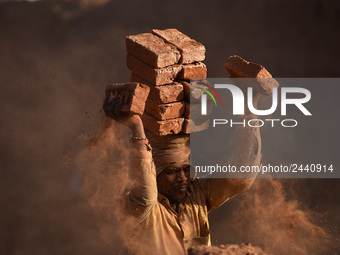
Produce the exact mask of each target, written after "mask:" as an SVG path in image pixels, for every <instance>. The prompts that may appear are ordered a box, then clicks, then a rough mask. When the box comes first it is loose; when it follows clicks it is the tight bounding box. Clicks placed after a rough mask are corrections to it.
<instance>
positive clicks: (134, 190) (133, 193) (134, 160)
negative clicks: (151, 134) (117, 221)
mask: <svg viewBox="0 0 340 255" xmlns="http://www.w3.org/2000/svg"><path fill="white" fill-rule="evenodd" d="M130 157H131V158H130V162H131V163H130V164H131V167H130V172H129V175H130V179H131V186H130V188H129V192H128V200H129V202H130V203H129V204H130V207H132V208H131V209H133V210H134V214H136V213H137V214H139V215H141V214H145V213H146V212H147V211H148V209H150V208H151V207H153V206H154V205H155V204H156V203H157V196H158V193H157V183H156V171H155V165H154V163H153V160H152V153H151V149H150V147H148V146H147V145H146V144H143V143H133V144H132V150H131V156H130Z"/></svg>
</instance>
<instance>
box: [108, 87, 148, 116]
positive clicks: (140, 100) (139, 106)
mask: <svg viewBox="0 0 340 255" xmlns="http://www.w3.org/2000/svg"><path fill="white" fill-rule="evenodd" d="M116 91H118V92H124V91H127V92H129V101H128V102H127V104H124V105H123V106H122V108H121V111H122V112H126V113H136V114H143V112H144V108H145V101H146V99H147V97H148V95H149V91H150V88H149V87H148V86H146V85H144V84H140V83H137V82H127V83H113V84H111V85H107V86H106V89H105V101H108V100H110V97H111V96H112V95H113V93H114V92H116ZM111 92H112V93H111Z"/></svg>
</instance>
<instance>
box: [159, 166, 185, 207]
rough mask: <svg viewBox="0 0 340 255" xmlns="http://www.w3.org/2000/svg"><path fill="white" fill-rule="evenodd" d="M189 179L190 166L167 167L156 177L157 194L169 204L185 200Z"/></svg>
mask: <svg viewBox="0 0 340 255" xmlns="http://www.w3.org/2000/svg"><path fill="white" fill-rule="evenodd" d="M189 178H190V166H188V165H183V166H181V167H167V168H165V169H164V170H163V171H162V172H161V173H160V174H159V175H158V176H157V188H158V192H159V193H161V194H162V195H163V196H165V197H167V198H168V199H169V201H170V203H176V202H180V201H182V200H183V199H184V198H185V195H186V192H187V189H188V180H189Z"/></svg>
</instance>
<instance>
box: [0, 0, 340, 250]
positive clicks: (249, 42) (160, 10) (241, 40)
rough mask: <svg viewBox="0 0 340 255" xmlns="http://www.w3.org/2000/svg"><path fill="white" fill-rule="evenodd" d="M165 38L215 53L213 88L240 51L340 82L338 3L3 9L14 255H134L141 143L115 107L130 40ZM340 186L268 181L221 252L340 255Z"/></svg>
mask: <svg viewBox="0 0 340 255" xmlns="http://www.w3.org/2000/svg"><path fill="white" fill-rule="evenodd" d="M153 28H158V29H165V28H177V29H178V30H180V31H181V32H183V33H185V34H187V35H188V36H190V37H192V38H194V39H195V40H197V41H199V42H201V43H202V44H204V45H205V47H206V50H207V51H206V60H205V61H204V62H205V64H206V65H207V67H208V76H209V77H226V76H227V72H226V71H225V69H224V62H225V60H226V59H227V57H229V56H230V55H234V54H237V55H239V56H241V57H243V58H245V59H247V60H249V61H252V62H256V63H260V64H262V65H263V66H265V67H266V68H267V70H269V72H270V73H271V74H272V75H273V76H274V77H339V76H340V64H339V57H340V54H339V53H340V51H339V48H338V47H339V45H340V36H339V29H340V2H339V1H337V0H294V1H293V0H286V1H284V0H277V1H270V0H257V1H249V0H248V1H246V0H239V1H229V0H226V1H202V0H196V1H178V0H172V1H164V2H163V1H162V2H161V1H137V0H130V1H122V0H112V1H110V0H73V1H71V0H40V1H39V0H38V1H33V0H31V1H6V0H0V78H1V79H0V83H1V85H0V89H1V90H0V109H1V111H0V114H1V118H0V120H1V125H0V141H1V142H0V152H1V154H0V169H1V171H0V190H1V193H0V210H1V211H0V253H1V254H80V253H81V254H94V253H100V254H112V253H114V254H117V253H119V252H122V250H123V245H122V240H123V239H124V238H123V237H122V232H120V231H121V230H120V229H119V228H118V227H117V219H116V216H115V215H116V211H117V207H118V205H117V203H116V202H117V197H118V195H119V194H121V192H122V190H123V188H124V185H125V184H124V185H123V184H122V183H125V182H126V180H127V176H126V171H127V169H128V166H127V163H126V162H127V156H128V149H127V148H128V144H127V143H128V132H127V131H126V130H125V129H124V128H121V127H119V126H115V125H114V124H112V123H109V124H107V123H106V124H107V125H106V127H107V126H109V127H110V128H109V129H108V130H107V129H105V125H103V120H104V119H105V118H104V114H103V112H102V111H101V105H102V100H103V96H104V89H105V86H106V85H107V84H110V83H113V82H125V81H129V79H130V71H129V70H128V69H127V67H126V64H125V55H126V52H125V36H127V35H132V34H139V33H145V32H151V29H153ZM339 90H340V89H339ZM339 92H340V91H339ZM330 117H331V116H330ZM282 139H284V138H282ZM287 139H291V137H290V138H287ZM301 139H302V138H301ZM319 139H320V137H319ZM333 139H334V141H339V137H338V136H337V137H334V138H333ZM291 142H292V143H296V144H299V136H294V139H293V140H291ZM263 143H264V144H263V147H264V157H265V158H267V159H268V158H270V157H271V156H275V153H276V151H271V150H268V149H267V150H266V144H267V145H268V146H269V147H270V146H272V145H270V143H271V141H270V139H269V136H266V134H263ZM337 143H338V142H337ZM314 149H315V148H314ZM316 149H317V148H316ZM337 149H338V148H337ZM287 150H288V149H287ZM301 153H308V152H305V151H304V152H301ZM320 153H322V151H320ZM339 183H340V181H339V180H338V179H299V180H296V179H294V180H293V179H290V180H279V181H277V180H273V181H269V180H257V181H256V182H255V184H254V186H253V187H252V188H251V190H250V191H249V192H247V193H245V194H242V195H240V196H238V197H236V198H235V199H232V200H231V201H230V202H228V203H226V204H225V205H223V206H222V207H221V208H219V209H218V210H216V211H213V212H212V213H211V215H210V222H211V232H212V243H213V244H215V245H218V244H226V243H242V242H244V243H252V244H255V245H258V246H260V247H261V248H262V249H264V250H265V251H268V252H271V253H274V254H335V253H336V252H339V239H338V227H339V224H340V216H339V215H340V198H339V191H340V188H339V187H340V186H339ZM274 215H275V217H274ZM266 219H267V220H266ZM286 230H287V231H286ZM314 232H315V233H314ZM287 240H288V241H287ZM289 240H290V241H289ZM287 244H288V245H287ZM321 246H325V247H323V248H320V247H321ZM319 248H320V249H319Z"/></svg>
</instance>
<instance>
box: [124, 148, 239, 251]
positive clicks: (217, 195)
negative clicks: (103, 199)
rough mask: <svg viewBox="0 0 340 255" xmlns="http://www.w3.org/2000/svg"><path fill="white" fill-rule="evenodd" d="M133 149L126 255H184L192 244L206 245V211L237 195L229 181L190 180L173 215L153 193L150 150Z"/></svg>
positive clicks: (170, 209)
mask: <svg viewBox="0 0 340 255" xmlns="http://www.w3.org/2000/svg"><path fill="white" fill-rule="evenodd" d="M133 146H134V148H133V152H132V169H131V172H130V177H131V179H132V181H133V185H132V188H131V190H130V191H129V193H128V204H129V207H128V208H129V211H130V213H131V214H133V215H134V216H135V217H136V218H137V221H138V223H137V226H136V228H135V229H134V230H133V231H132V232H131V233H132V234H131V241H132V242H130V244H128V247H129V253H131V254H162V255H163V254H164V255H166V254H169V255H170V254H171V255H177V254H186V253H187V249H188V248H189V247H190V246H192V245H194V244H207V245H210V232H209V222H208V212H209V211H211V210H212V209H214V208H216V207H218V206H220V205H221V204H223V203H224V202H226V201H227V200H228V199H230V198H231V197H232V196H234V195H235V193H236V194H237V193H238V192H237V191H233V190H231V189H230V187H228V186H229V185H228V181H230V179H200V180H193V181H190V184H189V188H188V193H187V198H186V200H185V201H184V202H183V203H181V204H180V206H179V213H177V212H176V211H174V210H173V209H172V208H171V206H170V203H169V201H168V199H167V198H166V197H164V196H162V195H161V194H159V193H158V192H157V183H156V172H155V166H154V164H153V161H152V154H151V151H148V150H147V147H146V146H145V144H134V145H133Z"/></svg>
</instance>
